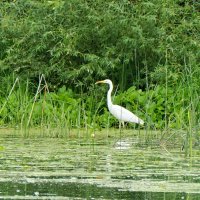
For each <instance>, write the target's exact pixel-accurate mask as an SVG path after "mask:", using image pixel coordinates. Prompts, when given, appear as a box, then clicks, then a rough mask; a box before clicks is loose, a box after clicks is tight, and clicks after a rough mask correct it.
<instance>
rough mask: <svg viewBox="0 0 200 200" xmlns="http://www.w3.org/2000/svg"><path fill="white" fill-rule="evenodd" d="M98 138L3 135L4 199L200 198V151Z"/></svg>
mask: <svg viewBox="0 0 200 200" xmlns="http://www.w3.org/2000/svg"><path fill="white" fill-rule="evenodd" d="M137 144H138V143H136V142H135V140H134V138H133V137H132V138H122V140H121V145H120V143H119V141H118V140H115V141H107V140H101V141H92V140H90V139H88V140H84V141H83V140H82V139H78V140H77V139H74V138H71V139H69V138H68V139H58V138H36V139H30V138H20V137H13V136H12V137H11V136H9V137H8V136H2V137H1V138H0V199H135V200H143V199H144V200H158V199H159V200H168V199H169V200H178V199H180V200H184V199H187V200H197V199H200V151H199V149H194V150H193V156H192V157H191V158H185V156H184V153H183V152H182V151H181V150H180V148H170V149H165V148H162V147H161V146H159V145H156V144H155V145H151V147H149V146H147V145H137Z"/></svg>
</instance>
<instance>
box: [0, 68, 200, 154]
mask: <svg viewBox="0 0 200 200" xmlns="http://www.w3.org/2000/svg"><path fill="white" fill-rule="evenodd" d="M188 73H189V74H188V77H187V80H184V81H182V82H180V84H179V85H178V86H176V88H172V87H170V86H169V85H168V84H167V83H166V84H165V87H164V88H163V87H161V86H159V85H154V86H149V85H150V84H149V83H148V80H147V86H148V87H147V89H146V91H142V90H138V89H136V87H135V86H133V87H131V88H129V89H128V90H125V91H124V92H121V93H118V91H117V90H115V91H116V92H115V93H116V94H114V96H115V98H114V102H115V103H117V104H120V105H122V106H125V107H126V108H128V109H129V110H131V111H132V112H134V113H135V114H136V115H138V116H140V117H141V118H143V119H144V121H145V126H144V127H139V126H138V125H135V124H127V125H126V127H127V128H128V129H129V128H130V129H144V130H145V132H146V134H145V135H144V134H142V135H141V136H140V135H139V136H138V137H139V138H140V137H144V138H145V141H146V143H147V144H150V143H151V142H152V141H153V140H152V139H155V138H154V137H155V134H152V132H153V131H158V130H160V132H161V134H159V135H158V134H157V135H156V139H157V140H161V141H162V142H163V141H164V142H165V143H166V144H168V143H172V144H176V142H175V140H179V141H177V142H178V143H179V145H183V147H184V148H183V149H184V151H185V154H186V155H187V156H191V155H192V152H193V147H194V144H195V143H196V142H198V140H199V126H198V116H199V114H198V113H199V109H200V107H199V103H198V102H199V96H198V91H197V90H196V89H194V88H193V87H192V84H193V73H191V72H188ZM167 81H168V80H167V79H166V82H167ZM31 84H32V83H30V82H29V80H27V81H26V82H25V83H24V82H21V80H20V79H19V78H16V79H15V80H14V81H13V85H12V86H10V91H8V93H7V96H4V97H1V101H0V102H1V104H0V125H1V126H2V127H3V126H5V125H7V126H9V127H15V128H17V129H18V130H21V132H22V133H23V134H24V135H25V136H29V134H30V132H29V131H30V130H31V129H32V128H36V129H37V128H39V129H40V131H41V134H40V135H41V136H50V137H70V135H71V133H72V132H73V131H74V130H76V133H77V134H76V137H78V138H81V132H84V133H85V137H87V138H91V136H92V137H94V136H95V133H96V131H99V130H101V129H102V128H106V130H107V137H108V136H109V131H110V128H111V127H117V128H118V120H116V119H115V118H114V117H112V116H111V115H110V113H109V112H108V110H107V106H106V99H105V98H106V92H107V87H98V88H95V87H94V86H91V88H92V89H91V90H89V91H88V93H87V94H84V93H82V94H80V95H78V94H74V93H73V91H72V90H70V89H66V87H62V88H60V89H59V90H58V91H57V92H50V91H49V89H48V88H49V87H48V83H47V81H46V79H45V76H44V75H41V76H40V77H39V81H38V83H37V87H35V88H36V91H35V93H33V89H32V87H31ZM151 85H152V84H151ZM115 88H117V87H116V86H115ZM157 133H158V132H157Z"/></svg>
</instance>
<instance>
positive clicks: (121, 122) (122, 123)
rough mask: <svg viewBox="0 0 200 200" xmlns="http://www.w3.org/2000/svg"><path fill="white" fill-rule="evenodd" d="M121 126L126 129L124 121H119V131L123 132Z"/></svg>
mask: <svg viewBox="0 0 200 200" xmlns="http://www.w3.org/2000/svg"><path fill="white" fill-rule="evenodd" d="M121 125H122V126H123V128H124V121H119V129H120V130H121Z"/></svg>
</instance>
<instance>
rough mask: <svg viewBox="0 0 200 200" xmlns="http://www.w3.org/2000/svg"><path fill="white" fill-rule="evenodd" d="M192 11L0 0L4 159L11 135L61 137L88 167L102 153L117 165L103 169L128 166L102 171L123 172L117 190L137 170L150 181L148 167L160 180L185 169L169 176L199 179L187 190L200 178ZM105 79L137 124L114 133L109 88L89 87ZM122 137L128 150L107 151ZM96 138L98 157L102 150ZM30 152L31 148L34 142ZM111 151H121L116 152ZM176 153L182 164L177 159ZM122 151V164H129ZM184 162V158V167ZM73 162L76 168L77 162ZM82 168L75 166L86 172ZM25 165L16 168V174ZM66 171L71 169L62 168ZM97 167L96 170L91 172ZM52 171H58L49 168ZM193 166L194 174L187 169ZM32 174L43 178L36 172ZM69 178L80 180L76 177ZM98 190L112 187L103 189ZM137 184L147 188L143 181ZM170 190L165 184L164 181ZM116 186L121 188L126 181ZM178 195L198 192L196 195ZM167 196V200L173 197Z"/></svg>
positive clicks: (183, 5) (171, 5) (134, 4)
mask: <svg viewBox="0 0 200 200" xmlns="http://www.w3.org/2000/svg"><path fill="white" fill-rule="evenodd" d="M199 11H200V5H199V3H198V1H189V0H188V1H178V0H177V1H172V0H168V1H164V0H161V1H158V0H153V1H148V0H145V1H131V0H122V1H121V0H120V1H103V0H97V1H83V0H81V1H80V0H68V1H62V0H60V1H54V0H52V1H44V0H30V1H26V0H16V1H12V0H11V1H1V2H0V24H1V29H0V128H1V130H2V133H1V134H2V138H7V136H8V135H10V133H12V134H11V135H12V136H11V137H10V136H9V137H8V138H9V139H8V138H7V139H8V141H10V143H9V142H8V143H7V142H6V140H5V143H3V142H2V145H1V146H0V152H1V153H2V154H1V155H4V153H6V152H8V154H9V153H11V152H12V150H11V151H9V150H8V149H12V147H11V146H13V149H16V148H17V147H16V146H15V143H13V142H12V137H14V138H15V139H16V138H18V139H17V141H18V142H19V141H21V142H22V141H26V142H27V141H29V140H30V141H31V142H33V143H34V140H33V138H35V139H36V138H39V139H41V138H43V139H42V141H45V138H46V141H47V140H48V141H49V140H51V142H52V141H54V142H56V141H63V142H64V141H65V142H64V145H66V146H62V142H61V143H60V142H58V145H57V146H58V148H59V149H61V147H62V148H63V149H65V150H66V151H67V150H69V149H70V148H72V149H73V148H74V149H76V148H77V149H78V150H77V151H78V152H77V155H78V154H79V153H80V152H79V150H80V151H81V152H82V153H84V151H85V157H84V156H82V158H83V160H84V159H88V158H90V159H89V160H90V161H89V160H87V162H86V163H87V164H86V165H89V164H88V163H90V164H91V166H90V167H91V170H89V171H90V172H92V169H93V164H94V166H95V162H96V161H95V159H96V158H97V159H100V160H101V157H99V156H100V155H101V154H102V156H103V155H104V157H103V158H102V159H103V160H104V161H105V160H106V159H110V158H109V157H108V158H107V157H106V155H111V154H112V156H111V157H112V159H113V160H112V162H114V163H117V164H116V166H114V163H111V164H110V165H112V167H114V168H115V167H116V168H120V166H122V165H123V166H122V168H123V169H124V171H126V170H127V171H126V173H125V174H123V173H122V174H118V172H117V171H116V175H114V174H115V172H113V171H112V173H111V174H110V172H109V173H108V172H104V171H103V172H102V174H104V175H105V177H106V180H107V178H108V177H111V181H112V179H113V178H114V177H115V178H116V179H117V180H118V177H123V178H122V179H123V184H124V187H125V185H126V183H125V182H126V181H125V180H126V179H127V176H128V174H129V173H132V176H133V177H135V178H133V180H134V181H136V180H137V175H138V174H137V173H141V174H140V175H141V176H142V174H144V176H147V179H148V180H150V179H151V178H152V176H153V173H154V172H156V173H155V174H157V175H156V176H158V177H160V178H161V179H162V180H166V177H167V176H168V177H172V174H178V169H180V168H182V169H183V171H182V172H181V173H180V174H179V175H177V176H176V178H177V179H176V178H174V179H173V178H172V179H173V180H172V182H173V181H175V179H176V181H175V183H176V184H178V182H179V181H180V182H182V183H186V182H187V181H188V182H191V183H195V184H197V185H195V186H194V188H195V187H199V180H198V178H197V177H198V176H199V174H198V172H196V171H195V170H196V169H197V166H199V165H198V162H199V144H200V126H199V118H200V104H199V98H200V95H199V94H200V84H199V82H200V62H199V61H200V34H199V33H200V15H199V13H200V12H199ZM106 78H109V79H111V80H112V81H113V83H114V93H113V101H114V102H115V103H116V104H119V105H122V106H124V107H126V108H127V109H129V110H130V111H132V112H133V113H135V114H136V115H137V116H140V118H141V119H143V120H144V121H145V125H144V126H138V125H136V124H131V123H128V124H126V127H125V129H124V130H118V120H117V119H115V118H114V117H112V116H111V115H110V113H109V112H108V109H107V105H106V91H107V87H96V86H95V84H94V83H95V82H96V81H97V80H102V79H106ZM13 131H14V132H13ZM4 134H5V135H6V136H5V137H4ZM20 138H21V139H20ZM25 138H26V139H25ZM47 138H48V139H47ZM134 138H135V139H134ZM39 139H38V140H39ZM48 141H47V143H48ZM119 141H122V144H123V145H125V148H126V147H127V146H128V149H126V151H123V152H121V150H122V149H121V150H120V151H116V149H115V148H114V147H116V146H115V145H116V144H118V143H117V142H119ZM128 141H129V142H130V143H127V142H128ZM99 143H101V144H102V147H103V148H102V149H103V150H105V152H104V153H103V152H102V151H99V150H100V148H99V145H100V144H99ZM9 144H11V145H9ZM28 144H29V142H28ZM74 144H76V145H75V146H73V145H74ZM69 145H71V146H69ZM123 145H122V147H123V148H124V146H123ZM25 146H26V145H25ZM82 147H85V149H84V148H83V149H82ZM129 147H130V148H129ZM27 148H29V146H26V147H25V148H24V149H23V150H22V151H24V153H25V152H28V150H27ZM30 148H33V149H34V146H31V147H30ZM120 148H121V147H120V146H119V149H120ZM154 148H156V151H155V152H154ZM38 149H39V148H38ZM7 150H8V151H7ZM40 150H41V151H42V149H40ZM46 150H47V149H45V151H46ZM65 150H63V151H65ZM134 150H135V151H134ZM38 151H39V150H38ZM148 151H149V152H151V153H150V154H154V155H155V154H158V157H157V158H155V159H154V158H153V161H152V160H151V159H150V157H149V154H148V153H147V152H148ZM160 151H162V152H165V153H164V154H166V157H164V158H162V155H161V154H162V153H161V154H160ZM13 152H14V151H13ZM47 152H48V151H47ZM56 152H57V151H56ZM70 152H71V151H70ZM109 152H110V153H109ZM134 152H135V153H134ZM138 152H139V154H141V155H143V154H145V155H146V153H147V154H148V155H146V156H147V157H146V156H144V157H143V158H144V160H146V161H147V162H149V163H146V162H145V163H143V162H142V161H141V160H139V161H138V165H144V166H147V167H144V170H141V171H140V169H141V168H137V167H138V166H136V165H137V164H136V163H135V159H136V158H138V157H139V154H137V153H138ZM52 153H53V152H49V153H48V155H50V154H52ZM60 153H61V154H60ZM28 154H29V153H28ZM114 154H119V155H117V156H116V157H115V156H114V157H113V155H114ZM5 155H7V154H5ZM11 155H12V153H11ZM19 155H20V156H22V160H21V161H20V163H18V165H19V166H21V162H22V163H23V162H26V158H24V157H23V155H21V154H19ZM31 155H32V154H31ZM59 155H60V156H61V157H59V158H58V159H57V160H56V161H57V162H58V165H56V164H55V163H56V162H54V164H55V166H57V167H58V166H60V165H63V166H64V165H65V164H66V163H67V162H66V163H65V162H64V161H63V162H62V156H63V154H62V152H60V151H58V152H57V156H59ZM130 155H131V156H130ZM20 156H19V157H20ZM87 156H89V157H87ZM176 156H178V157H177V158H180V160H179V159H178V160H176V159H175V157H176ZM16 157H17V156H16ZM127 157H128V159H129V160H126V158H127ZM17 159H18V158H17ZM119 159H122V162H119ZM170 159H171V160H170ZM1 160H2V162H3V166H4V164H5V163H7V165H6V166H5V167H4V168H2V169H1V172H2V171H3V170H9V167H10V166H14V164H13V163H14V160H15V159H14V158H13V159H8V160H7V159H6V158H4V159H3V157H1ZM158 160H162V161H163V162H157V161H158ZM172 160H173V164H172V163H171V161H172ZM175 160H176V161H175ZM65 161H66V158H65ZM104 161H102V163H101V164H102V165H101V167H102V168H103V166H104V167H105V166H106V162H107V161H105V162H104ZM129 161H130V162H129ZM168 161H169V162H168ZM179 161H180V162H181V164H180V165H179ZM31 162H32V161H31ZM82 162H83V161H80V163H82ZM127 162H128V163H127ZM152 162H155V163H154V164H155V165H156V164H158V165H159V166H160V165H161V166H162V167H163V168H162V167H161V168H162V170H163V171H164V165H165V164H166V165H165V167H166V171H168V170H169V166H173V167H172V168H173V169H172V168H170V170H169V171H168V172H169V173H170V174H168V173H162V172H163V171H162V170H159V169H158V168H156V169H155V165H154V167H152V168H151V164H152ZM184 162H185V163H187V164H188V166H187V167H186V166H185V164H184ZM48 163H49V164H50V163H51V159H49V160H47V162H46V164H48ZM120 163H121V164H120ZM122 163H124V164H122ZM163 163H165V164H163ZM43 164H44V163H42V165H43ZM168 164H169V165H168ZM187 164H186V165H187ZM37 165H38V166H39V165H40V164H38V163H37V164H35V166H36V168H37ZM72 165H73V166H78V164H77V163H74V161H73V164H72ZM86 165H85V164H84V167H83V168H81V169H85V166H86ZM25 166H26V165H25ZM177 166H179V167H177ZM90 167H88V166H87V167H86V168H88V169H89V168H90ZM140 167H141V166H140ZM44 168H45V167H44ZM189 168H190V169H191V176H190V175H188V176H187V177H186V179H184V180H183V179H182V178H181V180H180V177H183V173H184V172H185V171H184V170H186V169H189ZM20 169H21V168H20ZM27 169H30V171H31V173H32V171H34V170H33V168H29V164H27ZM120 169H121V168H120ZM134 169H135V170H136V171H134ZM137 169H139V170H138V171H137ZM148 169H149V170H150V174H149V176H148V173H147V171H148ZM154 169H155V171H154ZM23 170H24V171H25V170H26V168H23ZM23 170H21V171H20V173H19V174H21V173H22V174H23V172H22V171H23ZM45 170H46V168H45V169H44V174H45ZM65 170H66V171H69V169H68V168H65ZM95 170H96V171H98V170H97V168H95ZM95 170H94V171H95ZM131 170H133V171H131ZM15 171H17V167H16V168H13V173H15ZM36 171H37V170H36ZM47 171H48V170H47ZM53 171H56V167H55V168H53ZM58 171H59V169H58ZM61 171H62V170H61ZM96 171H95V173H96ZM122 171H123V170H122ZM166 171H165V172H166ZM193 171H194V173H195V174H192V172H193ZM37 172H38V171H37ZM59 173H60V172H59ZM66 173H67V172H66ZM88 173H89V172H88ZM159 173H161V176H159ZM102 174H101V175H96V179H98V177H99V176H100V177H101V176H104V175H102ZM163 174H164V175H163ZM33 176H34V175H33ZM35 176H39V177H41V176H42V175H41V174H40V175H38V174H37V173H36V175H35ZM48 176H49V174H48ZM56 176H58V175H55V177H56ZM88 176H89V175H88ZM138 176H139V175H138ZM150 176H151V178H150ZM55 177H54V178H55ZM64 177H65V176H64ZM188 177H191V178H188ZM195 177H196V178H195ZM72 178H73V177H72ZM75 178H76V180H77V181H78V180H79V176H78V175H77V176H75ZM115 178H114V179H115ZM83 179H87V178H86V177H84V178H83ZM119 179H120V180H121V178H119ZM2 180H3V179H2ZM2 180H1V181H2ZM62 180H63V179H62ZM66 180H68V179H65V181H66ZM73 180H75V179H73ZM103 180H105V179H103ZM139 180H145V178H144V177H142V178H141V179H140V178H139ZM148 180H147V182H148ZM193 180H194V181H193ZM59 181H60V180H59ZM63 181H64V180H63ZM8 182H9V181H8ZM94 182H95V181H94ZM2 183H3V182H2ZM79 183H80V184H82V183H81V182H79ZM168 183H169V182H167V184H168ZM6 184H7V183H5V182H4V185H5V188H6V187H8V188H9V186H8V185H7V186H6ZM20 184H21V183H20ZM77 184H78V182H77ZM96 184H97V185H98V184H100V185H101V183H97V182H96ZM103 184H109V181H108V182H104V181H102V187H103ZM112 184H113V183H112ZM123 184H122V185H123ZM139 184H141V183H139ZM142 184H143V183H142ZM150 184H152V182H151V183H150ZM170 184H171V182H170ZM22 185H23V184H22ZM104 186H105V187H106V188H109V185H104ZM140 186H141V188H143V189H144V188H145V185H140ZM168 186H169V185H166V184H165V183H164V186H163V187H164V188H168ZM173 186H174V185H173V184H172V185H170V186H169V187H171V188H172V187H173ZM22 187H26V186H24V185H23V186H22ZM44 187H46V186H44ZM59 187H61V185H59ZM73 187H75V186H73ZM180 187H183V188H185V187H186V188H187V187H188V188H190V187H193V186H191V185H187V186H186V185H182V186H180ZM155 188H157V189H155V190H157V191H158V192H159V191H160V192H162V191H163V190H164V189H163V190H161V189H159V187H157V186H155ZM90 189H91V188H90ZM93 189H94V188H93ZM118 189H119V188H118ZM121 189H122V190H125V191H126V190H127V188H123V187H122V188H121ZM132 189H133V188H132ZM132 189H130V190H131V191H132ZM91 190H92V189H91ZM91 190H90V191H91ZM95 190H96V189H95ZM133 190H134V189H133ZM144 190H145V189H144ZM20 191H21V189H20ZM105 191H106V190H105ZM138 191H139V190H138ZM166 191H167V190H166ZM169 191H170V192H173V191H172V190H170V189H169ZM186 191H187V190H186ZM199 191H200V190H199ZM115 192H116V190H115ZM143 192H144V191H143ZM174 192H175V193H176V192H182V191H181V190H180V191H179V190H177V191H174ZM195 192H197V190H195V191H194V190H190V189H188V193H195ZM10 194H11V193H10ZM114 194H115V193H114ZM116 194H118V195H119V193H117V192H116ZM134 194H135V193H134ZM134 194H133V193H131V194H130V195H134ZM143 194H144V193H142V195H143ZM127 195H129V194H128V193H127ZM138 195H139V193H138ZM148 195H150V194H148ZM148 195H147V196H148ZM163 195H164V196H165V195H168V194H163ZM177 195H178V197H181V196H179V194H177ZM175 196H176V194H175ZM186 196H187V195H186ZM96 197H98V198H100V197H99V196H96ZM117 197H118V196H114V197H113V198H114V199H115V198H117ZM148 197H149V196H148ZM154 197H155V196H154ZM127 198H128V196H127ZM141 198H142V197H141ZM163 198H164V197H163ZM181 198H182V197H181ZM184 198H186V199H190V198H191V199H195V198H198V197H196V196H195V195H194V196H191V197H189V196H188V197H185V196H184ZM154 199H156V198H154ZM166 199H167V198H166ZM169 199H173V198H171V196H170V197H169ZM174 199H176V197H174Z"/></svg>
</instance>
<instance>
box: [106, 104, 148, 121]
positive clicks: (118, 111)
mask: <svg viewBox="0 0 200 200" xmlns="http://www.w3.org/2000/svg"><path fill="white" fill-rule="evenodd" d="M109 110H110V112H111V114H113V115H114V116H115V117H116V118H117V119H118V120H120V121H125V122H134V123H138V124H144V121H143V120H142V119H140V118H139V117H137V116H136V115H135V114H133V113H132V112H130V111H129V110H127V109H126V108H124V107H122V106H119V105H112V107H111V108H110V109H109Z"/></svg>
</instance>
